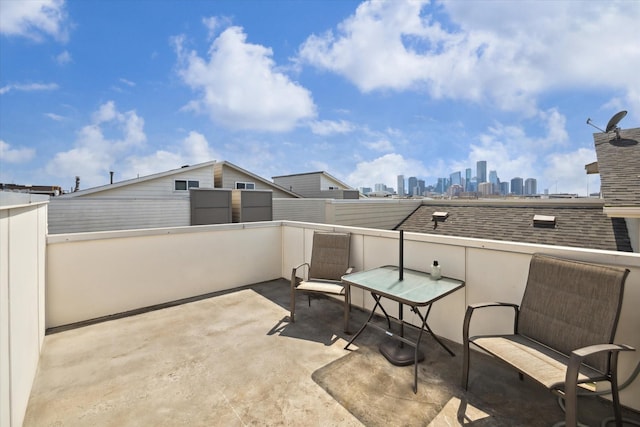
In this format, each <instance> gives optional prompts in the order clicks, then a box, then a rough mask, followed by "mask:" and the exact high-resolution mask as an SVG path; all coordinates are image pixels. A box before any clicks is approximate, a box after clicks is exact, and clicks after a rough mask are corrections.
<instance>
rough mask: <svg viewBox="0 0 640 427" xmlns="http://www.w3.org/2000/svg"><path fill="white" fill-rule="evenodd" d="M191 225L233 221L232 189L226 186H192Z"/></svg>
mask: <svg viewBox="0 0 640 427" xmlns="http://www.w3.org/2000/svg"><path fill="white" fill-rule="evenodd" d="M189 196H190V197H191V225H206V224H229V223H231V219H232V215H231V190H229V189H225V188H192V189H190V190H189Z"/></svg>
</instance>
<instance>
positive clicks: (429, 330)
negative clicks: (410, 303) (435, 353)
mask: <svg viewBox="0 0 640 427" xmlns="http://www.w3.org/2000/svg"><path fill="white" fill-rule="evenodd" d="M411 310H413V312H414V313H416V314H417V315H418V316H419V317H420V320H422V329H426V330H427V332H429V333H430V334H431V336H432V337H433V339H434V340H436V341H437V342H438V344H440V345H441V346H442V348H444V349H445V350H447V352H448V353H449V354H450V355H451V356H455V353H454V352H453V351H451V350H450V349H449V347H447V346H446V345H445V344H444V343H443V342H442V341H440V339H439V338H438V337H437V336H436V334H434V333H433V331H432V330H431V328H430V327H429V324H428V323H427V317H429V312H431V304H429V308H427V312H426V314H425V315H424V317H422V314H421V313H420V311H418V308H417V307H411ZM420 334H422V331H420Z"/></svg>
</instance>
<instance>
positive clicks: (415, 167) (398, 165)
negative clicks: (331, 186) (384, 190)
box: [344, 154, 429, 190]
mask: <svg viewBox="0 0 640 427" xmlns="http://www.w3.org/2000/svg"><path fill="white" fill-rule="evenodd" d="M402 174H411V175H412V176H428V175H429V173H428V171H427V170H426V168H425V167H424V165H423V164H422V163H420V162H419V161H416V160H413V159H405V158H404V157H403V156H402V155H400V154H385V155H384V156H382V157H378V158H376V159H373V160H371V161H363V162H360V163H358V164H357V165H356V169H355V171H353V172H352V173H351V174H349V175H348V176H347V177H346V178H345V180H344V181H345V182H347V183H348V184H349V185H351V186H352V187H354V188H358V187H372V186H373V185H374V184H385V185H387V186H389V187H393V188H395V187H396V184H397V177H398V175H402ZM405 178H407V177H406V176H405ZM396 190H397V189H396Z"/></svg>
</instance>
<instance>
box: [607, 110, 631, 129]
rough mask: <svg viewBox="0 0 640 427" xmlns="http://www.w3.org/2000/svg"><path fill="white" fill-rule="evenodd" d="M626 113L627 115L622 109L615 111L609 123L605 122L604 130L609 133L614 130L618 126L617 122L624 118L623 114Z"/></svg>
mask: <svg viewBox="0 0 640 427" xmlns="http://www.w3.org/2000/svg"><path fill="white" fill-rule="evenodd" d="M626 115H627V112H626V110H622V111H620V112H619V113H616V114H615V115H614V116H613V117H611V120H609V123H607V127H606V130H605V132H606V133H609V132H611V131H612V130H616V129H617V128H618V123H620V120H622V119H624V116H626Z"/></svg>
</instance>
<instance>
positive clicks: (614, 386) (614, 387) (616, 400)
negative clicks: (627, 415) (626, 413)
mask: <svg viewBox="0 0 640 427" xmlns="http://www.w3.org/2000/svg"><path fill="white" fill-rule="evenodd" d="M610 369H611V379H610V381H609V382H610V383H611V400H612V401H613V415H614V416H615V419H616V427H622V411H621V409H620V394H619V392H618V354H617V353H616V354H614V355H613V356H612V357H611V366H610Z"/></svg>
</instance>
